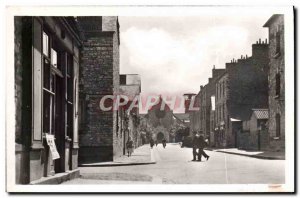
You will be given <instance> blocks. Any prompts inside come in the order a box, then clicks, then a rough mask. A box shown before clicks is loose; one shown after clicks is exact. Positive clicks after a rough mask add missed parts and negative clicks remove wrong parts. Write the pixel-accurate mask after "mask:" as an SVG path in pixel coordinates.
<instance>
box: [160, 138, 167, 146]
mask: <svg viewBox="0 0 300 198" xmlns="http://www.w3.org/2000/svg"><path fill="white" fill-rule="evenodd" d="M161 143H162V145H163V147H164V148H166V145H167V140H166V139H165V138H164V139H163V140H162V141H161Z"/></svg>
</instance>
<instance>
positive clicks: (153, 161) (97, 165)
mask: <svg viewBox="0 0 300 198" xmlns="http://www.w3.org/2000/svg"><path fill="white" fill-rule="evenodd" d="M149 164H156V161H155V158H154V153H153V150H152V149H151V150H150V161H147V162H120V163H118V162H112V163H105V164H101V163H98V164H79V165H78V166H79V167H110V166H135V165H149Z"/></svg>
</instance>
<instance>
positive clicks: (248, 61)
mask: <svg viewBox="0 0 300 198" xmlns="http://www.w3.org/2000/svg"><path fill="white" fill-rule="evenodd" d="M268 72H269V58H268V43H267V41H265V42H264V41H261V40H259V41H257V42H256V43H255V44H253V45H252V56H251V57H247V56H245V57H243V56H241V59H238V60H232V61H231V62H230V63H226V73H225V74H224V75H223V76H221V77H220V78H219V80H218V82H217V83H216V124H217V126H216V129H217V133H219V134H220V136H219V137H222V138H221V142H220V146H222V147H239V146H240V145H237V142H239V141H238V140H237V137H238V135H237V133H239V132H241V131H242V121H244V120H249V119H250V117H251V114H252V109H254V108H268V76H267V74H268ZM223 131H224V132H223Z"/></svg>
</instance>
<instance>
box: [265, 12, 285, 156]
mask: <svg viewBox="0 0 300 198" xmlns="http://www.w3.org/2000/svg"><path fill="white" fill-rule="evenodd" d="M264 27H267V28H269V40H270V44H269V59H270V71H269V122H268V130H269V135H270V149H271V150H274V151H280V150H285V78H284V75H285V63H284V16H283V15H280V14H275V15H273V16H272V17H271V18H270V19H269V20H268V21H267V22H266V24H265V25H264Z"/></svg>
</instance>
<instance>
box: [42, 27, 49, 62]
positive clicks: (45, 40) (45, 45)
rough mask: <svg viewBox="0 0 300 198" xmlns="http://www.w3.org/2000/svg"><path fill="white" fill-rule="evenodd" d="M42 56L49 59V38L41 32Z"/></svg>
mask: <svg viewBox="0 0 300 198" xmlns="http://www.w3.org/2000/svg"><path fill="white" fill-rule="evenodd" d="M43 54H44V55H45V56H47V57H49V36H48V34H47V33H46V32H43Z"/></svg>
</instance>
